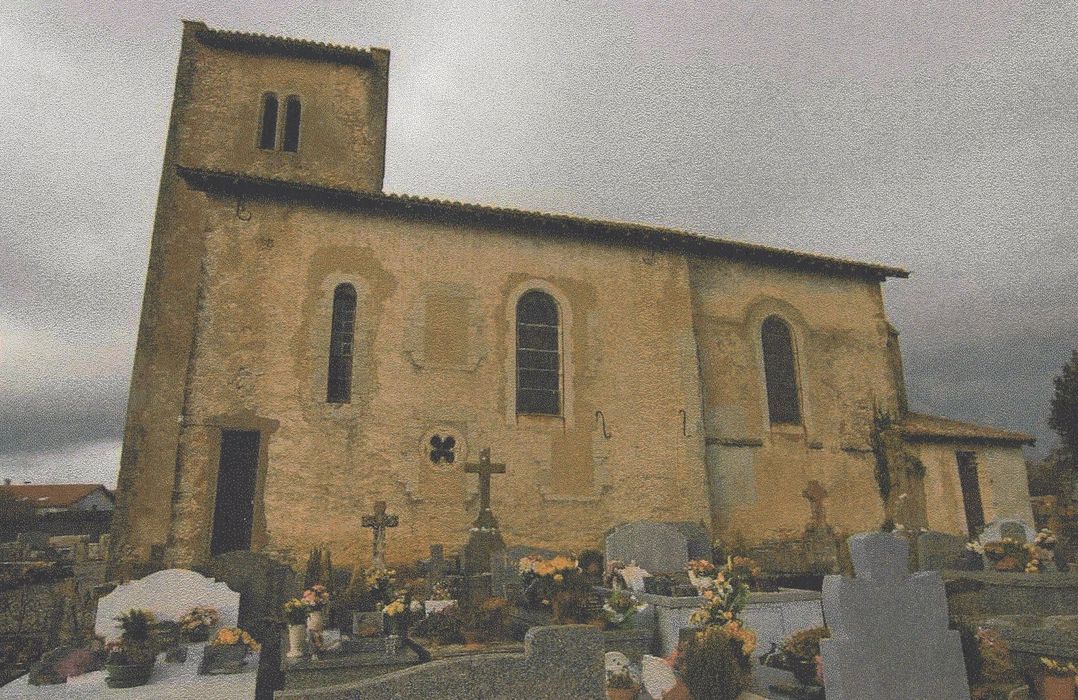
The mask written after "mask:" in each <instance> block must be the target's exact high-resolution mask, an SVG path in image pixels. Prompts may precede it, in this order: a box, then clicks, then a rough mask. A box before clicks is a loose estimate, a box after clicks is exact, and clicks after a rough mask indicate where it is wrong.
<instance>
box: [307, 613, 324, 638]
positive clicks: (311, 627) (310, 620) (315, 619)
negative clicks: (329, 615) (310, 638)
mask: <svg viewBox="0 0 1078 700" xmlns="http://www.w3.org/2000/svg"><path fill="white" fill-rule="evenodd" d="M307 629H308V631H310V632H314V633H315V634H321V633H322V632H323V631H324V630H325V629H326V622H325V620H324V619H323V618H322V611H321V610H312V611H311V612H310V613H308V615H307Z"/></svg>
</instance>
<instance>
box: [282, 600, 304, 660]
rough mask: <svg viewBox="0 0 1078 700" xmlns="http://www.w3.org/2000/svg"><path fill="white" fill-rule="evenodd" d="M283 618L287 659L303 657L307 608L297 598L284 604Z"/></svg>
mask: <svg viewBox="0 0 1078 700" xmlns="http://www.w3.org/2000/svg"><path fill="white" fill-rule="evenodd" d="M284 617H285V621H286V622H287V623H288V658H290V659H298V658H300V657H301V656H303V652H304V650H305V648H306V645H305V643H304V642H306V637H307V606H306V605H304V604H303V601H302V600H300V599H299V598H293V599H292V600H289V601H288V602H286V603H285V604H284Z"/></svg>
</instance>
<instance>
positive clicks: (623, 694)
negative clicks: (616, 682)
mask: <svg viewBox="0 0 1078 700" xmlns="http://www.w3.org/2000/svg"><path fill="white" fill-rule="evenodd" d="M639 693H640V686H636V687H633V688H607V689H606V697H607V700H635V699H636V696H637V695H638V694H639Z"/></svg>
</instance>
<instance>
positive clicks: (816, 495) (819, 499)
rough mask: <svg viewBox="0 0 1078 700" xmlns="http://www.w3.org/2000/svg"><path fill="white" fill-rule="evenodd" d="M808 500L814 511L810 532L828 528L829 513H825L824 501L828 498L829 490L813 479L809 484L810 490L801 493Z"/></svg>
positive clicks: (809, 526) (810, 522)
mask: <svg viewBox="0 0 1078 700" xmlns="http://www.w3.org/2000/svg"><path fill="white" fill-rule="evenodd" d="M801 495H802V496H804V497H805V498H807V499H808V502H809V508H811V509H812V520H810V521H809V523H808V528H807V529H809V530H820V529H823V528H825V527H827V513H826V512H825V511H824V507H823V499H825V498H827V489H825V488H824V487H823V484H821V483H820V482H819V481H816V480H815V479H813V480H812V481H810V482H808V488H806V489H805V490H804V491H802V492H801Z"/></svg>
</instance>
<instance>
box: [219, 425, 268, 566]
mask: <svg viewBox="0 0 1078 700" xmlns="http://www.w3.org/2000/svg"><path fill="white" fill-rule="evenodd" d="M258 443H259V433H258V431H256V430H225V431H222V433H221V460H220V463H219V464H218V467H217V502H216V504H215V506H214V509H213V540H212V541H211V542H210V554H211V555H217V554H223V553H224V552H231V551H233V550H236V549H250V548H251V525H252V523H253V521H254V510H255V476H256V474H257V473H258Z"/></svg>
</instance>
